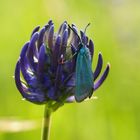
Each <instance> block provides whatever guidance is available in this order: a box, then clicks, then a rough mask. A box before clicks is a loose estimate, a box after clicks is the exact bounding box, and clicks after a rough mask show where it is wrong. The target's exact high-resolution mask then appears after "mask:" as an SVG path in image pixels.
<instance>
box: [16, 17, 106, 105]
mask: <svg viewBox="0 0 140 140" xmlns="http://www.w3.org/2000/svg"><path fill="white" fill-rule="evenodd" d="M39 29H40V27H39V26H37V27H36V28H35V29H34V30H33V32H32V34H31V38H30V40H29V41H28V42H27V43H25V45H24V46H23V48H22V50H21V53H20V57H19V59H18V61H17V64H16V68H15V83H16V86H17V88H18V90H19V91H20V93H21V95H22V96H23V98H24V99H26V100H28V101H30V102H33V103H36V104H44V103H46V102H61V101H62V102H63V103H64V102H72V101H74V95H75V79H76V78H75V67H76V56H77V55H75V54H77V49H78V45H79V38H78V37H77V35H76V34H75V33H74V32H73V31H72V30H71V29H70V28H69V26H68V24H67V22H66V21H65V22H63V24H62V25H61V26H60V28H59V30H58V32H57V33H55V32H54V24H53V22H52V21H51V20H50V21H49V22H48V24H47V25H45V26H44V27H43V28H42V29H40V30H39ZM72 29H73V30H74V31H75V32H77V33H78V31H77V28H76V26H75V25H73V24H72ZM80 34H81V40H82V42H83V43H84V44H85V45H86V47H87V48H88V49H89V51H90V55H91V58H93V56H94V44H93V42H92V40H90V39H89V38H88V37H87V36H86V35H85V33H84V32H82V31H80ZM91 60H92V59H91ZM102 65H103V59H102V55H101V53H99V55H98V62H97V66H96V68H95V71H94V73H93V77H94V84H93V89H94V91H95V90H96V89H97V88H99V87H100V86H101V85H102V83H103V82H104V80H105V79H106V77H107V75H108V72H109V64H108V65H107V67H106V69H105V71H104V73H103V74H102V75H101V77H100V78H98V80H96V79H97V77H98V76H99V74H100V73H101V69H102ZM22 79H23V80H22Z"/></svg>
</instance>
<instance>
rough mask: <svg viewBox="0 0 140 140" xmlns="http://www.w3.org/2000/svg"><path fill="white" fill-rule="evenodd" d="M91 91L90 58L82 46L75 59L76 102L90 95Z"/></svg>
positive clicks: (86, 49)
mask: <svg viewBox="0 0 140 140" xmlns="http://www.w3.org/2000/svg"><path fill="white" fill-rule="evenodd" d="M92 93H93V74H92V68H91V58H90V53H89V50H88V48H86V47H84V46H82V47H81V49H80V50H79V52H78V55H77V61H76V93H75V99H76V101H77V102H81V101H83V100H84V99H85V98H87V97H91V95H92Z"/></svg>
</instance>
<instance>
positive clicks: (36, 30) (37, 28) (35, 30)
mask: <svg viewBox="0 0 140 140" xmlns="http://www.w3.org/2000/svg"><path fill="white" fill-rule="evenodd" d="M39 28H40V26H37V27H35V28H34V30H33V31H32V34H31V38H32V36H33V34H34V33H36V32H38V31H39Z"/></svg>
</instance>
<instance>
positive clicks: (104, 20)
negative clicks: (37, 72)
mask: <svg viewBox="0 0 140 140" xmlns="http://www.w3.org/2000/svg"><path fill="white" fill-rule="evenodd" d="M139 6H140V1H139V0H96V1H95V0H76V1H75V0H48V1H47V0H24V1H19V0H11V1H10V0H0V34H1V35H0V140H40V135H41V119H42V116H43V106H38V105H34V104H31V103H29V102H26V101H23V100H22V98H21V95H20V94H19V92H18V91H17V89H16V87H15V84H14V80H13V78H12V76H13V75H14V69H15V64H16V61H17V59H18V57H19V54H20V51H21V47H22V46H23V44H24V43H25V42H26V41H28V40H29V37H30V33H31V31H32V29H33V28H34V27H35V26H37V25H41V26H43V25H44V24H46V23H47V21H48V20H49V19H52V20H53V21H54V23H55V26H56V30H57V29H58V27H59V25H60V24H61V23H62V22H63V21H64V20H67V21H68V22H69V23H75V24H76V25H77V26H78V27H79V28H80V29H84V27H85V26H86V25H87V23H89V22H90V23H91V26H90V27H89V28H88V31H87V34H88V36H89V37H90V38H92V39H93V40H94V43H95V56H94V63H93V68H94V67H95V65H96V60H97V56H98V52H99V51H101V52H102V54H103V58H104V68H105V66H106V63H107V62H108V61H109V62H110V63H111V71H110V74H109V77H108V79H107V80H106V81H105V83H104V85H103V86H102V87H101V88H100V89H99V90H98V91H96V93H95V94H94V95H95V96H98V99H97V100H91V101H88V102H84V103H80V104H69V105H65V106H64V107H62V108H60V109H59V110H58V111H57V112H55V113H54V114H53V116H52V127H51V129H52V130H51V140H140V72H139V71H140V26H139V24H140V14H139V13H140V11H139ZM26 124H27V125H26Z"/></svg>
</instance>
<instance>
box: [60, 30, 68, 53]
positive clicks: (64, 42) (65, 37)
mask: <svg viewBox="0 0 140 140" xmlns="http://www.w3.org/2000/svg"><path fill="white" fill-rule="evenodd" d="M67 41H68V30H67V29H66V30H65V31H64V33H63V35H62V45H61V54H63V55H65V53H66V47H67Z"/></svg>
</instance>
